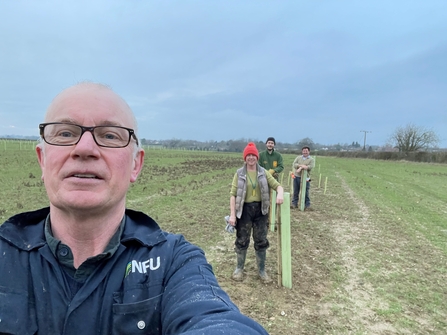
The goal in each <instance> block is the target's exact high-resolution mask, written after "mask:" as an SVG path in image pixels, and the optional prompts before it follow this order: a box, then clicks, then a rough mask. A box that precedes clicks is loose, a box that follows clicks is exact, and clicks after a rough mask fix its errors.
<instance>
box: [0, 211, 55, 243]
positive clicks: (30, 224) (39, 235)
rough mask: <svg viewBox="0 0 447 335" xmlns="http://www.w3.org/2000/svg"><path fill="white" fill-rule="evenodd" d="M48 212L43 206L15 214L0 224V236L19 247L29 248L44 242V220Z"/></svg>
mask: <svg viewBox="0 0 447 335" xmlns="http://www.w3.org/2000/svg"><path fill="white" fill-rule="evenodd" d="M49 213H50V208H49V207H45V208H41V209H38V210H35V211H30V212H23V213H19V214H16V215H14V216H12V217H10V218H9V219H8V220H6V221H5V222H4V223H3V224H2V225H1V226H0V237H1V238H2V239H3V240H6V241H8V242H9V243H10V244H12V245H15V246H16V247H17V248H19V249H23V250H31V249H33V248H35V247H38V246H41V245H42V244H44V243H45V237H44V222H45V218H46V217H47V216H48V214H49Z"/></svg>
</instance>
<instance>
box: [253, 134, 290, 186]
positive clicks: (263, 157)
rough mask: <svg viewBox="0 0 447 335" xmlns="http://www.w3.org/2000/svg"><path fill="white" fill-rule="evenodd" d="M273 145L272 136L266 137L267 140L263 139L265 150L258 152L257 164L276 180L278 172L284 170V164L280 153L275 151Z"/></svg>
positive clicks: (273, 139) (274, 143)
mask: <svg viewBox="0 0 447 335" xmlns="http://www.w3.org/2000/svg"><path fill="white" fill-rule="evenodd" d="M275 145H276V141H275V138H274V137H269V138H267V141H265V146H266V150H264V151H262V152H261V153H260V154H259V165H261V166H262V167H263V168H264V169H266V170H267V171H268V172H270V174H271V175H272V176H273V177H274V178H275V179H276V180H278V177H279V174H280V173H281V172H282V171H283V170H284V164H283V160H282V156H281V154H280V153H279V152H278V151H275Z"/></svg>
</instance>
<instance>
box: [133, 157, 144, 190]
mask: <svg viewBox="0 0 447 335" xmlns="http://www.w3.org/2000/svg"><path fill="white" fill-rule="evenodd" d="M143 163H144V150H143V149H138V152H137V154H136V155H135V157H134V159H133V163H132V171H131V174H130V182H131V183H134V182H135V181H136V180H137V178H138V175H139V174H140V172H141V169H142V168H143Z"/></svg>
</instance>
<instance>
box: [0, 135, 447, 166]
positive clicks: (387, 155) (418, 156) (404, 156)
mask: <svg viewBox="0 0 447 335" xmlns="http://www.w3.org/2000/svg"><path fill="white" fill-rule="evenodd" d="M37 139H38V138H35V139H32V140H31V139H23V138H22V139H13V138H0V143H2V142H3V143H2V144H0V150H2V149H3V150H15V149H27V148H28V145H31V146H30V148H33V147H34V146H35V145H36V144H37V142H38V141H37ZM248 141H250V140H236V141H233V140H231V141H226V142H224V143H225V145H222V143H219V144H221V145H220V146H219V145H217V144H218V143H217V142H207V143H206V144H208V145H203V144H204V143H200V142H196V141H180V140H177V141H175V142H174V143H173V140H171V141H157V142H155V141H147V140H144V139H143V141H142V142H143V147H144V148H146V149H149V150H150V149H161V150H163V149H165V150H173V149H174V150H192V151H222V152H242V151H243V150H244V148H245V146H246V143H247V142H248ZM154 142H155V143H154ZM185 142H186V143H185ZM7 143H9V144H10V145H8V144H7ZM199 143H200V144H199ZM22 144H28V145H27V146H25V147H22ZM182 144H183V145H184V146H182ZM185 144H186V145H185ZM278 144H279V145H277V149H278V151H279V152H281V153H282V154H292V155H300V154H301V150H299V149H298V148H300V147H301V146H299V145H297V144H295V145H294V146H293V148H291V146H292V145H290V147H288V146H285V145H284V144H283V143H278ZM256 145H257V147H258V149H259V151H261V150H264V149H265V144H264V143H263V142H260V141H256ZM314 145H315V144H314ZM311 149H312V151H311V155H314V156H333V157H346V158H365V159H379V160H394V161H399V160H406V161H411V162H424V163H442V164H447V151H445V150H443V151H417V152H410V153H403V152H397V151H373V150H371V149H372V147H369V150H367V151H362V150H359V149H358V148H356V149H354V148H352V147H347V149H348V150H346V149H345V148H344V147H341V148H339V147H337V148H329V149H328V148H325V149H317V148H312V147H311ZM339 150H341V151H339Z"/></svg>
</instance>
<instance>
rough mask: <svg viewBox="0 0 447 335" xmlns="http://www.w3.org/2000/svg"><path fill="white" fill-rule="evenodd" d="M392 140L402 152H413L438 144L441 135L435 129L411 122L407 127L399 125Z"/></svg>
mask: <svg viewBox="0 0 447 335" xmlns="http://www.w3.org/2000/svg"><path fill="white" fill-rule="evenodd" d="M390 141H391V143H392V144H393V145H394V146H395V147H396V148H397V149H399V151H400V152H412V151H420V150H422V149H428V148H429V147H434V146H436V145H437V144H438V143H439V137H438V135H437V134H436V133H435V132H434V131H433V130H428V129H426V128H424V127H420V126H416V125H414V124H411V123H410V124H407V125H406V126H405V127H398V128H397V129H396V130H395V131H394V133H393V134H392V135H391V138H390Z"/></svg>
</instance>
